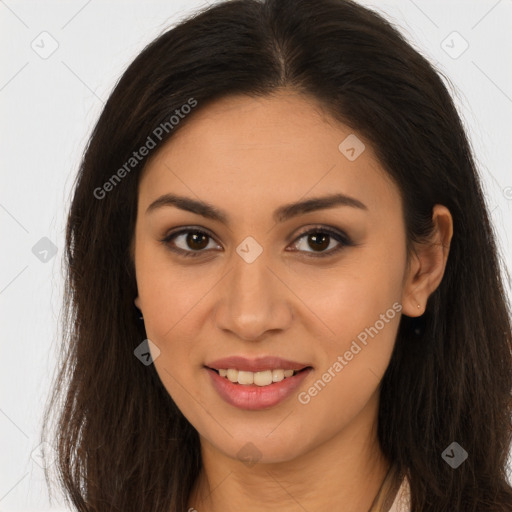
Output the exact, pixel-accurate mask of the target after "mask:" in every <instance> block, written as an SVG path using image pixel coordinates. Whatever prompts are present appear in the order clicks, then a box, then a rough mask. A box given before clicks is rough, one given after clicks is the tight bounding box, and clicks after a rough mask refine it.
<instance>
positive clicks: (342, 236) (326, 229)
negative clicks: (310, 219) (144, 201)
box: [160, 224, 355, 258]
mask: <svg viewBox="0 0 512 512" xmlns="http://www.w3.org/2000/svg"><path fill="white" fill-rule="evenodd" d="M190 232H195V233H201V234H204V235H206V236H208V237H209V238H211V239H212V240H214V241H215V243H217V244H218V245H221V244H220V243H219V242H218V241H217V239H216V237H215V236H214V235H213V234H212V233H211V232H210V231H209V230H208V229H206V228H203V227H197V226H181V227H180V228H176V229H174V230H171V231H169V232H168V233H166V234H165V236H164V237H163V238H162V239H161V240H160V242H161V243H163V244H164V245H165V246H166V247H167V248H168V249H169V250H171V251H173V252H175V253H178V254H180V255H183V256H185V257H187V256H192V257H195V256H201V255H202V254H203V253H207V252H209V251H206V250H201V251H192V250H184V249H180V248H177V247H171V246H170V242H171V240H172V239H173V238H175V237H177V236H180V235H183V234H186V233H190ZM311 233H323V234H326V235H328V236H330V237H331V238H334V239H335V240H336V241H337V242H338V244H339V245H338V246H337V247H335V248H334V249H330V250H329V251H324V252H315V251H300V250H297V251H293V252H298V253H302V254H303V253H306V254H307V255H308V256H306V257H312V258H318V257H320V258H322V257H327V256H330V255H333V254H334V253H337V252H338V251H339V250H341V249H343V248H344V247H349V246H354V245H355V244H354V243H353V242H352V240H351V239H350V237H349V236H348V235H347V234H346V233H345V232H344V231H343V230H340V229H338V228H334V227H331V226H326V225H320V224H319V225H313V226H309V227H308V228H305V229H304V230H303V231H301V232H299V233H298V234H296V235H294V238H293V239H292V244H293V245H295V244H297V243H298V241H299V240H300V239H301V238H303V237H304V236H306V235H309V234H311ZM210 250H211V249H210ZM289 252H292V251H289Z"/></svg>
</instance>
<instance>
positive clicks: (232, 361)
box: [205, 356, 311, 372]
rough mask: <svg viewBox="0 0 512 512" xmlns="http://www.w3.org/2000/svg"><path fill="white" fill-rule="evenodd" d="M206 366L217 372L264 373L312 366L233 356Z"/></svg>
mask: <svg viewBox="0 0 512 512" xmlns="http://www.w3.org/2000/svg"><path fill="white" fill-rule="evenodd" d="M205 366H207V367H208V368H214V369H215V370H220V369H226V370H227V369H229V368H234V369H235V370H242V371H246V372H262V371H264V370H302V369H303V368H306V367H307V366H311V364H309V363H298V362H296V361H289V360H287V359H281V358H280V357H274V356H266V357H258V358H255V359H247V358H245V357H240V356H231V357H224V358H223V359H217V360H216V361H212V362H211V363H207V364H206V365H205Z"/></svg>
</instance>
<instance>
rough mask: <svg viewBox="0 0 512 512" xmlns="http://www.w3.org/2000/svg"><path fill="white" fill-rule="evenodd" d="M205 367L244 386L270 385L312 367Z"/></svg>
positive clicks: (233, 382)
mask: <svg viewBox="0 0 512 512" xmlns="http://www.w3.org/2000/svg"><path fill="white" fill-rule="evenodd" d="M205 368H207V369H209V370H212V371H214V372H215V373H216V374H217V375H219V376H220V377H222V378H224V379H226V380H228V381H229V382H231V383H232V384H240V385H242V386H251V385H255V386H260V387H264V386H270V385H272V384H276V383H278V382H282V381H283V380H285V379H289V378H291V377H294V376H295V375H297V374H299V373H301V372H303V371H305V370H308V369H311V368H312V367H311V366H304V367H303V368H300V369H295V370H291V369H286V370H285V369H284V368H276V369H267V370H261V371H258V372H252V371H247V370H245V371H244V370H238V369H237V368H219V369H217V368H211V367H209V366H205Z"/></svg>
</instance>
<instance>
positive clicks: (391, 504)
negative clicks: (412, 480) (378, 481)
mask: <svg viewBox="0 0 512 512" xmlns="http://www.w3.org/2000/svg"><path fill="white" fill-rule="evenodd" d="M410 510H411V505H410V488H409V481H408V479H407V477H406V476H402V477H400V476H399V475H398V473H397V469H396V467H395V466H394V465H393V464H392V465H391V466H390V467H389V469H388V472H387V473H386V476H385V477H384V481H383V482H382V485H381V488H380V489H379V492H378V493H377V496H376V497H375V500H374V501H373V503H372V506H371V507H370V510H369V511H368V512H410Z"/></svg>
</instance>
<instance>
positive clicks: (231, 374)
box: [226, 369, 238, 382]
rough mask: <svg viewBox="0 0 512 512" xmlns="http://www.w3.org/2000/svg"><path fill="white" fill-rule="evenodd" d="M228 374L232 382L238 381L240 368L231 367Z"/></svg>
mask: <svg viewBox="0 0 512 512" xmlns="http://www.w3.org/2000/svg"><path fill="white" fill-rule="evenodd" d="M226 376H227V378H228V379H229V380H230V381H231V382H238V370H232V369H229V370H228V371H227V373H226Z"/></svg>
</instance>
